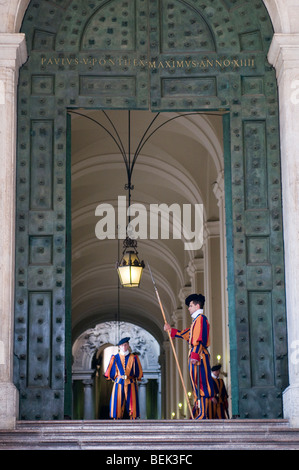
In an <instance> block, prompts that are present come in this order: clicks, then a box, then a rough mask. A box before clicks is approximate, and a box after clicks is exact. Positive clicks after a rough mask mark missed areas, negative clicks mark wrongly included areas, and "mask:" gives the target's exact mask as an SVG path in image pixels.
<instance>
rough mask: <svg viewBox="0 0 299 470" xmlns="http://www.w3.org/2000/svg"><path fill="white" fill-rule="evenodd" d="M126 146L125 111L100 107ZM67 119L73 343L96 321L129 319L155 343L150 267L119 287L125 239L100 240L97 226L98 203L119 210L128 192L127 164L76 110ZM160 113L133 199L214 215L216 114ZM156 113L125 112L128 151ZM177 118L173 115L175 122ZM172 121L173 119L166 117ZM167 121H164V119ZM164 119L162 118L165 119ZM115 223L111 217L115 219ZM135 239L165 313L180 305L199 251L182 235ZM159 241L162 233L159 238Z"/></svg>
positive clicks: (219, 156)
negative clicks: (198, 207)
mask: <svg viewBox="0 0 299 470" xmlns="http://www.w3.org/2000/svg"><path fill="white" fill-rule="evenodd" d="M77 112H79V113H82V114H84V115H85V116H88V117H90V118H92V119H93V120H95V121H97V122H99V123H100V124H101V125H102V126H105V127H106V129H107V130H109V132H110V131H111V133H113V135H115V133H114V131H113V128H112V126H111V123H109V121H108V119H107V117H106V116H105V114H104V113H103V111H100V110H77ZM106 113H107V115H108V116H109V119H111V121H112V122H113V125H114V126H115V128H116V129H117V132H118V133H119V136H120V138H121V140H122V142H123V145H124V147H125V149H126V150H127V149H128V111H106ZM71 116H72V139H71V140H72V324H73V340H75V339H76V337H77V336H78V335H79V334H81V333H82V332H83V331H84V330H85V329H86V328H90V327H93V326H94V325H95V324H97V323H99V322H102V321H109V320H115V319H116V318H117V314H118V312H119V315H120V320H121V321H131V322H133V323H135V324H137V325H140V326H142V327H144V328H146V329H147V330H148V331H149V332H151V334H153V335H154V336H155V337H156V338H157V339H158V340H159V341H160V342H161V341H162V340H163V318H162V315H161V312H160V308H159V305H158V303H157V299H156V296H155V292H154V288H153V284H152V281H151V278H150V273H149V270H148V269H147V268H146V269H145V270H144V273H143V276H142V280H141V285H140V287H139V288H135V289H126V288H120V289H118V277H117V272H116V269H115V265H116V261H117V260H118V259H119V257H120V256H121V253H122V249H123V246H122V243H123V240H122V239H121V240H118V239H117V233H115V234H114V235H115V239H105V240H99V239H98V238H97V237H96V234H95V226H96V223H97V222H98V220H99V219H100V218H99V217H97V216H96V215H95V210H96V207H97V206H98V205H100V204H103V203H108V204H111V205H112V206H113V207H115V208H117V202H118V197H119V196H126V197H127V196H128V194H127V191H126V190H125V189H124V185H125V184H126V182H127V174H126V168H125V163H124V160H123V157H122V155H121V154H120V152H119V150H118V147H117V145H116V143H115V142H114V140H113V138H112V137H111V136H110V135H109V133H108V132H107V131H106V130H105V129H103V127H101V126H100V125H97V124H96V123H95V122H93V121H91V120H90V119H87V118H86V117H83V116H81V115H78V114H75V113H71ZM178 116H179V115H178V114H175V113H161V114H160V115H159V116H158V118H157V119H156V121H155V123H154V125H153V127H152V128H151V129H152V130H154V129H156V128H158V126H160V125H161V124H163V123H165V124H164V125H163V126H161V127H160V128H159V129H158V130H157V131H156V132H154V133H153V135H152V136H151V137H150V139H149V140H148V141H147V142H146V144H145V145H144V147H143V148H142V151H141V153H140V155H139V156H138V158H137V161H136V165H135V166H134V170H133V174H132V184H133V185H134V190H133V191H132V201H131V203H132V204H135V203H140V204H143V205H144V206H145V207H146V209H147V210H149V205H150V204H154V203H155V204H161V203H165V204H167V205H168V206H170V205H171V204H173V203H176V204H179V205H180V207H182V204H191V205H192V206H191V208H192V213H194V211H193V205H194V204H196V203H197V204H199V203H202V204H203V206H204V220H205V221H215V220H218V217H219V215H218V206H217V200H216V197H215V195H214V193H213V185H214V183H215V181H216V180H217V176H218V174H219V173H220V172H221V171H222V170H223V150H222V148H223V145H222V118H221V116H219V115H217V114H214V115H213V114H212V113H211V114H193V115H189V114H188V115H186V116H179V117H178ZM153 117H154V115H153V113H151V112H150V111H131V118H130V119H131V152H134V151H135V149H136V148H137V145H138V143H139V141H140V139H141V138H142V136H143V134H144V132H145V131H146V129H147V128H148V126H149V124H150V122H151V121H152V119H153ZM173 118H175V119H173ZM170 119H171V120H170ZM168 120H170V121H168ZM167 121H168V122H167ZM116 224H117V218H116ZM172 234H173V232H172V229H171V228H170V237H169V239H168V240H161V239H158V240H152V239H150V235H149V232H148V238H147V239H142V240H138V253H139V256H140V259H143V260H144V261H145V263H146V264H147V263H149V264H150V266H151V270H152V272H153V275H154V277H155V281H156V284H157V286H158V289H159V294H160V296H161V300H162V303H163V307H164V310H165V313H166V316H167V318H168V320H169V321H171V315H172V314H173V312H174V311H175V310H176V309H177V308H180V307H181V304H180V301H179V297H178V294H179V291H180V289H181V288H182V287H183V286H185V285H190V280H189V278H188V276H187V275H186V267H187V265H188V263H189V261H190V260H191V259H193V258H194V257H202V252H201V250H195V251H192V252H191V251H187V250H184V243H183V240H174V239H173V237H172ZM159 238H160V237H159Z"/></svg>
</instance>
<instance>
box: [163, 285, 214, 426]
mask: <svg viewBox="0 0 299 470" xmlns="http://www.w3.org/2000/svg"><path fill="white" fill-rule="evenodd" d="M185 303H186V305H187V307H188V310H189V313H190V315H191V317H192V324H191V327H190V328H186V329H185V330H181V331H180V330H177V329H175V328H171V326H170V325H169V324H168V323H165V325H164V330H165V331H170V332H171V337H172V338H182V339H184V340H186V341H188V342H189V374H190V380H191V386H192V391H193V396H194V402H195V406H194V409H193V417H194V419H208V418H212V414H211V412H212V401H211V398H212V397H214V386H213V379H212V376H211V367H210V354H209V351H208V347H209V345H210V335H209V332H210V325H209V322H208V319H207V317H206V316H205V315H204V313H203V307H204V303H205V297H204V296H203V295H202V294H191V295H189V296H188V297H187V298H186V300H185Z"/></svg>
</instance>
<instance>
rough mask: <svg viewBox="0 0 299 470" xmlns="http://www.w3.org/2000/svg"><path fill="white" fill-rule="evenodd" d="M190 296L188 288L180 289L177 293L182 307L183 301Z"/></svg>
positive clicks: (189, 288)
mask: <svg viewBox="0 0 299 470" xmlns="http://www.w3.org/2000/svg"><path fill="white" fill-rule="evenodd" d="M190 294H192V292H191V287H190V286H185V287H182V288H181V289H180V292H179V299H180V301H181V302H182V305H185V299H186V297H188V295H190Z"/></svg>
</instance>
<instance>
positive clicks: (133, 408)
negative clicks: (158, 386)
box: [105, 337, 143, 419]
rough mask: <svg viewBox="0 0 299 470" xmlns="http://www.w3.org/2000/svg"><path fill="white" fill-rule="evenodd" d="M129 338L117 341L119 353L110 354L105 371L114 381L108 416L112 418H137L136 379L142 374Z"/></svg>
mask: <svg viewBox="0 0 299 470" xmlns="http://www.w3.org/2000/svg"><path fill="white" fill-rule="evenodd" d="M129 341H130V338H128V337H126V338H123V339H121V340H120V342H119V343H118V346H119V353H118V354H115V355H114V356H111V359H110V362H109V365H108V367H107V370H106V372H105V377H106V379H108V380H112V381H114V384H113V389H112V394H111V399H110V417H111V418H113V419H136V418H139V402H138V387H137V381H138V380H141V378H142V376H143V372H142V367H141V364H140V360H139V357H138V356H137V355H135V354H132V353H131V352H130V344H129Z"/></svg>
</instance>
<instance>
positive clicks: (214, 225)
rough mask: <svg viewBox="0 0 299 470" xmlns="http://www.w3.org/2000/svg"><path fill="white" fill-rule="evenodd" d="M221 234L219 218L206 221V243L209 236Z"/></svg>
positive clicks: (204, 235) (204, 234) (204, 229)
mask: <svg viewBox="0 0 299 470" xmlns="http://www.w3.org/2000/svg"><path fill="white" fill-rule="evenodd" d="M219 236H220V222H219V220H213V221H210V222H206V223H205V225H204V228H203V237H204V245H205V243H206V241H207V239H208V238H214V237H219Z"/></svg>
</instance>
